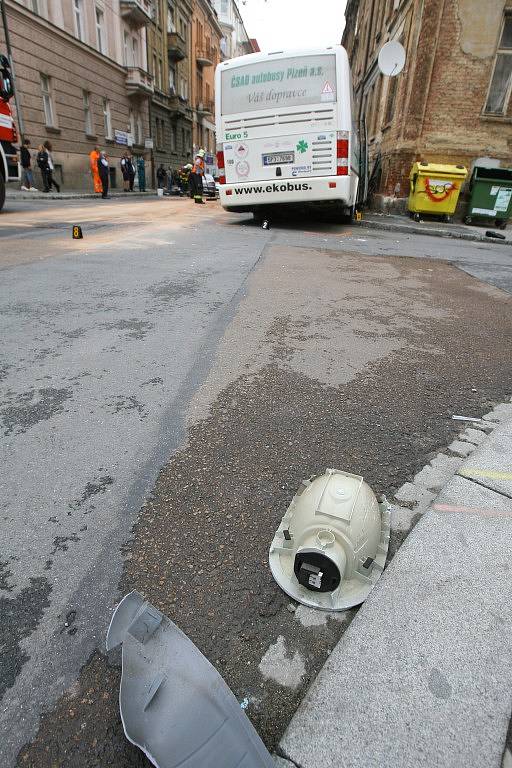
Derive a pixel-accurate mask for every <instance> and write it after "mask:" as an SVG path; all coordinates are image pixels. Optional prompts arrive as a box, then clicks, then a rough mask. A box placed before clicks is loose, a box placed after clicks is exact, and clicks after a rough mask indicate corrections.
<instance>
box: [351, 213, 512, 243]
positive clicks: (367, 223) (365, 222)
mask: <svg viewBox="0 0 512 768" xmlns="http://www.w3.org/2000/svg"><path fill="white" fill-rule="evenodd" d="M356 226H358V227H361V228H362V229H381V230H384V231H386V232H401V233H405V234H409V235H430V236H431V237H448V238H453V239H455V240H469V241H472V242H474V243H497V244H499V245H512V240H510V239H509V238H508V237H507V239H506V240H500V239H498V240H495V239H494V238H490V237H486V236H485V235H479V234H476V233H472V232H459V231H457V230H450V229H430V228H429V227H422V226H418V225H413V224H400V223H398V222H397V223H390V222H386V221H382V222H381V221H375V220H374V219H364V218H363V219H362V220H361V221H360V222H358V223H357V224H356Z"/></svg>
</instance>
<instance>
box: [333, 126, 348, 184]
mask: <svg viewBox="0 0 512 768" xmlns="http://www.w3.org/2000/svg"><path fill="white" fill-rule="evenodd" d="M336 175H337V176H348V131H338V132H337V134H336Z"/></svg>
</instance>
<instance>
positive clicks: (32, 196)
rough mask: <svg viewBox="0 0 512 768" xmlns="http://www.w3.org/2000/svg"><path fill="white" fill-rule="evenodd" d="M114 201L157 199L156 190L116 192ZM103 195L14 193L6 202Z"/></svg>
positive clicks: (91, 197) (81, 198)
mask: <svg viewBox="0 0 512 768" xmlns="http://www.w3.org/2000/svg"><path fill="white" fill-rule="evenodd" d="M110 197H111V198H112V199H117V198H123V199H124V198H126V199H127V200H130V199H132V198H134V197H157V194H156V190H154V189H153V190H147V191H146V192H130V193H129V194H128V193H126V194H125V193H123V192H114V191H112V192H111V193H110ZM101 199H102V198H101V195H100V194H96V193H95V192H59V193H57V192H48V193H43V192H32V193H30V192H18V191H14V192H11V193H10V194H9V193H8V194H7V195H6V198H5V202H6V203H9V202H18V201H23V202H25V201H27V200H101Z"/></svg>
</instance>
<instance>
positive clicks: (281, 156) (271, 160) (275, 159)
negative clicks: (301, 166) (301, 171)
mask: <svg viewBox="0 0 512 768" xmlns="http://www.w3.org/2000/svg"><path fill="white" fill-rule="evenodd" d="M293 162H295V152H271V153H270V154H268V155H263V165H286V164H287V163H293Z"/></svg>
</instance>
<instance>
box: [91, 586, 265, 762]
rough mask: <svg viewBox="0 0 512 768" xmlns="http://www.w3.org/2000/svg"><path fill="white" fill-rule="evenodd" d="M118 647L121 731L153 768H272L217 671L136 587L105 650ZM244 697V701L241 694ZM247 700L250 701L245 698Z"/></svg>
mask: <svg viewBox="0 0 512 768" xmlns="http://www.w3.org/2000/svg"><path fill="white" fill-rule="evenodd" d="M118 645H122V649H123V650H122V658H123V673H122V678H121V692H120V696H119V702H120V709H121V719H122V721H123V727H124V732H125V734H126V737H127V739H128V740H129V741H131V742H132V744H135V745H136V746H137V747H139V748H140V749H141V750H142V751H143V752H144V754H145V755H146V756H147V757H148V759H149V760H151V762H152V763H153V765H155V766H156V767H157V768H175V767H176V766H178V765H182V764H183V763H184V762H185V761H186V763H187V766H190V768H202V766H204V765H205V764H206V763H208V764H209V765H218V766H222V767H223V768H236V766H240V765H241V764H242V762H243V765H244V767H246V768H272V766H273V762H272V759H271V757H270V755H269V753H268V752H267V750H266V749H265V747H264V745H263V742H262V741H261V739H260V737H259V736H258V734H257V733H256V731H255V730H254V728H253V726H252V725H251V723H250V721H249V719H248V718H247V716H246V715H245V713H244V711H243V710H244V709H245V707H244V702H242V705H240V704H239V702H238V701H237V700H236V698H235V696H234V695H233V693H232V692H231V691H230V689H229V688H228V686H227V685H226V683H225V682H224V680H223V679H222V677H221V676H220V675H219V673H218V672H217V670H216V669H215V668H214V667H213V666H212V665H211V664H210V662H209V661H208V660H207V659H206V658H205V657H204V656H203V655H202V653H200V651H199V650H198V649H197V647H196V646H195V645H194V644H193V643H192V641H191V640H189V638H188V637H187V636H186V635H185V634H184V633H183V632H181V630H180V629H178V627H177V626H176V625H175V624H173V622H172V621H170V619H168V618H167V617H166V616H164V614H163V613H160V611H158V610H157V609H156V608H155V607H154V606H152V605H151V604H150V603H148V602H147V601H146V600H144V598H143V597H142V595H141V594H139V593H138V592H135V591H134V592H130V593H129V594H128V595H126V596H125V597H124V598H123V599H122V600H121V602H120V603H119V605H118V606H117V608H116V610H115V612H114V615H113V616H112V620H111V622H110V626H109V629H108V633H107V641H106V647H107V651H109V650H111V649H112V648H115V647H117V646H118ZM244 701H245V700H244ZM247 704H248V701H247Z"/></svg>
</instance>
